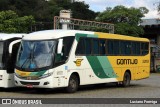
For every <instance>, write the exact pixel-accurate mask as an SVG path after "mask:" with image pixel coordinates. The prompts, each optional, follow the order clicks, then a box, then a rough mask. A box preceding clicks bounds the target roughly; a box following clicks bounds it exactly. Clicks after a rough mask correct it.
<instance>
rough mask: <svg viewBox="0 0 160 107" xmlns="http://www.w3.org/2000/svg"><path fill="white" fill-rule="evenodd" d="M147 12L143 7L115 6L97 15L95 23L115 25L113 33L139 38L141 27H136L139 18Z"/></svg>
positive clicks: (141, 32)
mask: <svg viewBox="0 0 160 107" xmlns="http://www.w3.org/2000/svg"><path fill="white" fill-rule="evenodd" d="M147 12H148V9H146V8H145V7H140V8H134V7H131V8H127V7H124V6H116V7H114V8H113V9H112V8H110V7H109V8H106V10H105V11H104V12H102V13H100V14H99V15H98V17H97V18H96V20H97V21H101V22H108V23H114V24H115V33H117V34H123V35H132V36H139V35H142V34H143V33H144V31H143V29H142V27H140V26H138V24H139V23H140V21H141V18H142V17H144V14H146V13H147Z"/></svg>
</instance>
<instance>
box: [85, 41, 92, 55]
mask: <svg viewBox="0 0 160 107" xmlns="http://www.w3.org/2000/svg"><path fill="white" fill-rule="evenodd" d="M85 46H86V48H85V54H86V55H91V39H90V38H86V39H85Z"/></svg>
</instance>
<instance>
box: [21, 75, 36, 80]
mask: <svg viewBox="0 0 160 107" xmlns="http://www.w3.org/2000/svg"><path fill="white" fill-rule="evenodd" d="M18 78H20V79H24V80H39V77H38V76H27V77H18Z"/></svg>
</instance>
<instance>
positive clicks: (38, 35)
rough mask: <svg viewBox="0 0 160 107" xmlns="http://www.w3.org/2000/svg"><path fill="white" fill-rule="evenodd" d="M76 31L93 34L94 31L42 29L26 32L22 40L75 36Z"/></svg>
mask: <svg viewBox="0 0 160 107" xmlns="http://www.w3.org/2000/svg"><path fill="white" fill-rule="evenodd" d="M76 33H84V34H94V32H91V31H80V30H43V31H37V32H33V33H30V34H27V35H25V36H24V37H23V40H24V39H25V40H47V39H57V38H61V37H66V36H75V34H76Z"/></svg>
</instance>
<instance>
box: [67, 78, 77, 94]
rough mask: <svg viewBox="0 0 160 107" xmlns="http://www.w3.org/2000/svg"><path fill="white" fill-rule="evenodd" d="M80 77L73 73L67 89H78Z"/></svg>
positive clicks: (72, 91)
mask: <svg viewBox="0 0 160 107" xmlns="http://www.w3.org/2000/svg"><path fill="white" fill-rule="evenodd" d="M78 85H79V84H78V78H77V76H76V75H71V77H70V79H69V83H68V87H67V88H66V91H67V92H69V93H74V92H76V91H77V89H78Z"/></svg>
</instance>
